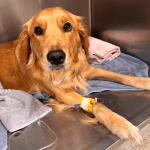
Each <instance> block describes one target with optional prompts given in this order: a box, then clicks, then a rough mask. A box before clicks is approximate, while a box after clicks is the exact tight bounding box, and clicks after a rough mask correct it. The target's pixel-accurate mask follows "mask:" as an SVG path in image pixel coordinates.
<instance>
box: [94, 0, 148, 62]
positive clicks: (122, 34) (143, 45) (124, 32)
mask: <svg viewBox="0 0 150 150" xmlns="http://www.w3.org/2000/svg"><path fill="white" fill-rule="evenodd" d="M92 35H93V36H95V37H97V38H100V39H103V40H105V41H108V42H111V43H114V44H116V45H119V46H120V47H121V48H122V51H123V52H125V53H128V54H130V55H133V56H136V57H138V58H140V59H142V60H144V61H145V62H147V63H148V64H150V0H92Z"/></svg>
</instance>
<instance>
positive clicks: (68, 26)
mask: <svg viewBox="0 0 150 150" xmlns="http://www.w3.org/2000/svg"><path fill="white" fill-rule="evenodd" d="M63 29H64V31H65V32H70V31H71V29H72V27H71V24H70V23H69V22H67V23H65V25H64V27H63Z"/></svg>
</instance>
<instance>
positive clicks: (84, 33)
mask: <svg viewBox="0 0 150 150" xmlns="http://www.w3.org/2000/svg"><path fill="white" fill-rule="evenodd" d="M82 20H83V19H82V17H79V18H78V32H79V36H80V39H81V44H82V48H83V49H84V51H85V54H86V56H87V57H90V52H89V36H88V27H87V26H86V25H85V24H84V23H83V21H82Z"/></svg>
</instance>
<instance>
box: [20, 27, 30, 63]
mask: <svg viewBox="0 0 150 150" xmlns="http://www.w3.org/2000/svg"><path fill="white" fill-rule="evenodd" d="M19 39H20V47H19V50H18V57H19V58H18V59H19V61H20V62H21V63H22V64H23V65H26V64H27V63H28V61H29V57H30V54H31V47H30V38H29V34H28V25H27V24H25V25H24V26H23V30H22V32H21V34H20V36H19Z"/></svg>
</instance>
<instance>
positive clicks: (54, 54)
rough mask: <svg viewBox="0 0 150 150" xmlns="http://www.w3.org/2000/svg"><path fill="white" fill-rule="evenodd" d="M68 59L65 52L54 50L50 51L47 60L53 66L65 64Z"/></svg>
mask: <svg viewBox="0 0 150 150" xmlns="http://www.w3.org/2000/svg"><path fill="white" fill-rule="evenodd" d="M65 58H66V54H65V53H64V52H63V50H61V49H57V50H53V51H50V52H49V53H48V54H47V60H48V61H49V62H50V63H51V64H52V65H59V64H63V63H64V61H65Z"/></svg>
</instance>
